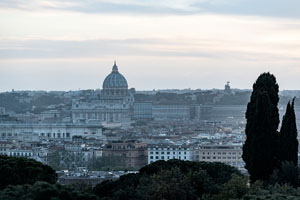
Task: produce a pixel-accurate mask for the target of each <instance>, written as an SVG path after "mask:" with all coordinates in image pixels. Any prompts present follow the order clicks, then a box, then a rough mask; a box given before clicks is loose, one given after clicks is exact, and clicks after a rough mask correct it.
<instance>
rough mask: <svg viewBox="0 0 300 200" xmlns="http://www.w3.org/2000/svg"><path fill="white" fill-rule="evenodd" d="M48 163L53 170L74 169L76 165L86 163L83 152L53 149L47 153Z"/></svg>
mask: <svg viewBox="0 0 300 200" xmlns="http://www.w3.org/2000/svg"><path fill="white" fill-rule="evenodd" d="M48 164H49V165H50V166H51V167H53V168H54V169H55V170H62V169H68V170H75V169H76V168H77V167H85V166H86V165H87V163H86V161H85V159H84V154H83V153H81V152H79V153H77V152H76V153H75V152H72V151H67V150H55V151H52V152H51V153H49V155H48Z"/></svg>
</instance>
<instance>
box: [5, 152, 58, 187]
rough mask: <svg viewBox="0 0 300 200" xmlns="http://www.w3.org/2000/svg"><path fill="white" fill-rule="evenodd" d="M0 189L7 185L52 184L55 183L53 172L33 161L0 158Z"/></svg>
mask: <svg viewBox="0 0 300 200" xmlns="http://www.w3.org/2000/svg"><path fill="white" fill-rule="evenodd" d="M0 180H1V181H0V189H4V188H5V187H6V186H8V185H22V184H34V183H35V182H36V181H45V182H48V183H50V184H54V183H56V181H57V174H56V173H55V171H54V170H53V169H52V168H51V167H49V166H47V165H44V164H42V163H40V162H37V161H35V160H33V159H27V158H17V157H8V156H2V155H1V156H0Z"/></svg>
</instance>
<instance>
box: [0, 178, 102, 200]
mask: <svg viewBox="0 0 300 200" xmlns="http://www.w3.org/2000/svg"><path fill="white" fill-rule="evenodd" d="M7 199H9V200H19V199H22V200H38V199H43V200H98V199H99V198H98V197H97V196H96V195H93V194H90V193H87V192H85V191H81V190H78V188H74V187H72V186H62V185H59V184H49V183H46V182H36V183H35V184H34V185H28V184H25V185H16V186H12V185H10V186H8V187H6V188H5V189H4V190H1V191H0V200H7Z"/></svg>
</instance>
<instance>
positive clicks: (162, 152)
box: [150, 151, 186, 155]
mask: <svg viewBox="0 0 300 200" xmlns="http://www.w3.org/2000/svg"><path fill="white" fill-rule="evenodd" d="M159 153H160V154H161V155H164V154H165V152H164V151H161V152H158V151H156V152H155V154H157V155H158V154H159ZM181 153H182V154H184V155H186V151H185V152H181V151H179V152H178V154H179V155H181ZM150 154H154V152H153V151H150ZM166 154H167V155H170V154H172V152H170V151H167V152H166ZM175 154H176V152H175V151H173V155H175Z"/></svg>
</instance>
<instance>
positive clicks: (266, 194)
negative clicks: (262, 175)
mask: <svg viewBox="0 0 300 200" xmlns="http://www.w3.org/2000/svg"><path fill="white" fill-rule="evenodd" d="M267 199H268V200H284V199H287V200H298V199H300V189H299V188H297V189H295V188H293V187H291V186H289V185H286V184H285V185H279V184H275V185H267V186H266V187H263V183H262V182H256V183H254V184H252V185H251V187H250V190H249V192H248V193H247V194H246V195H244V196H243V197H242V198H241V200H267Z"/></svg>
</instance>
